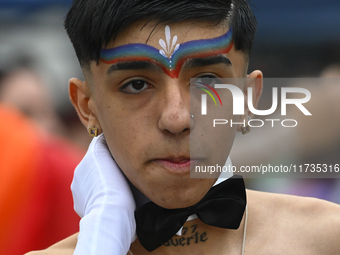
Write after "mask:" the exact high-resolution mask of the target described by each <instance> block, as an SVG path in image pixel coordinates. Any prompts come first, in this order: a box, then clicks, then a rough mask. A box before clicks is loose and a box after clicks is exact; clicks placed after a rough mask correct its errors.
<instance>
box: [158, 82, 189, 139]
mask: <svg viewBox="0 0 340 255" xmlns="http://www.w3.org/2000/svg"><path fill="white" fill-rule="evenodd" d="M158 128H159V129H160V130H161V131H162V132H165V133H171V134H176V135H178V134H189V133H190V92H189V91H186V90H185V89H184V88H181V87H180V86H176V85H175V84H170V85H169V86H168V87H167V88H166V89H165V91H164V101H163V103H162V110H161V116H160V118H159V122H158Z"/></svg>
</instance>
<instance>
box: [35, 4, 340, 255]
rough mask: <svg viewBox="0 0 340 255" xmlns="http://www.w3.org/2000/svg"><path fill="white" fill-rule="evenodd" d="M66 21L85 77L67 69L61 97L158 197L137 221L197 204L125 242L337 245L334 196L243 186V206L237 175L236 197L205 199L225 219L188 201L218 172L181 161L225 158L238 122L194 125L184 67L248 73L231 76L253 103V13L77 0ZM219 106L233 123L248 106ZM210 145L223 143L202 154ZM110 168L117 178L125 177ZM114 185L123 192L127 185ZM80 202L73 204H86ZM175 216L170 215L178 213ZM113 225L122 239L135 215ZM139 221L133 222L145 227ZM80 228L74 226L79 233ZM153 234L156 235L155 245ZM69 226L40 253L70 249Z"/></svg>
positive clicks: (293, 248) (170, 249)
mask: <svg viewBox="0 0 340 255" xmlns="http://www.w3.org/2000/svg"><path fill="white" fill-rule="evenodd" d="M65 26H66V29H67V32H68V34H69V37H70V39H71V41H72V43H73V46H74V48H75V51H76V54H77V57H78V59H79V61H80V64H81V66H82V70H83V73H84V77H85V80H84V81H81V80H78V79H71V80H70V97H71V100H72V102H73V104H74V106H75V108H76V110H77V112H78V114H79V117H80V119H81V121H82V122H83V124H84V125H85V126H86V128H88V129H89V130H90V132H92V133H93V134H96V133H97V132H98V133H103V134H104V136H105V142H104V140H103V139H104V138H103V136H100V137H99V138H98V139H97V140H95V141H97V142H96V143H101V145H100V148H105V146H106V144H107V149H106V150H105V149H104V151H105V152H106V153H109V155H108V154H106V156H105V158H106V160H108V159H109V158H110V155H112V157H113V158H114V161H113V159H112V161H110V162H111V163H113V162H116V164H117V165H118V166H119V168H120V169H121V171H122V172H123V173H124V175H125V176H126V177H127V179H128V180H129V181H130V182H131V183H132V184H133V186H134V187H136V188H137V189H138V190H139V191H140V192H142V193H143V194H144V195H145V196H146V197H148V198H149V199H150V200H151V201H152V202H154V203H155V204H156V205H158V206H159V207H157V206H156V207H155V206H154V205H152V206H151V207H149V210H148V208H146V209H147V210H145V211H144V213H141V214H138V212H139V211H138V210H139V209H137V213H136V219H137V232H138V228H139V226H138V221H139V223H141V224H143V223H145V222H149V220H150V219H147V214H152V213H153V211H157V212H160V213H158V214H159V215H161V216H164V217H163V218H165V219H164V220H168V219H170V218H173V216H172V214H169V215H168V211H167V210H164V208H167V209H176V210H175V211H180V212H182V211H181V210H179V209H178V208H188V212H187V214H186V215H191V214H195V213H196V214H197V216H198V217H199V218H196V219H193V220H190V221H186V222H185V220H184V221H183V220H182V219H181V224H180V225H183V229H182V233H181V236H176V235H175V234H176V233H173V232H169V233H170V236H169V233H168V232H167V230H165V231H163V232H162V231H160V232H157V234H154V235H150V237H148V238H146V240H145V238H144V236H143V235H138V237H139V239H137V240H135V241H134V242H133V243H132V245H131V248H130V251H129V253H131V254H134V255H139V254H149V252H148V251H147V250H146V249H148V250H151V254H273V253H275V254H339V253H340V245H339V244H338V242H337V239H338V237H339V236H340V228H339V226H340V217H339V215H340V214H339V213H340V208H339V206H338V205H335V204H331V203H328V202H324V201H319V200H315V199H307V198H299V197H293V196H284V195H274V194H268V193H261V192H255V191H250V190H247V191H246V196H247V198H246V200H247V207H246V208H247V209H246V210H245V199H243V195H242V189H243V186H242V185H243V184H242V181H241V182H240V181H234V180H235V178H232V179H231V180H232V181H231V182H229V183H233V184H232V185H229V186H230V187H231V188H230V189H229V190H228V192H229V193H230V194H229V195H232V197H233V198H234V197H237V199H234V200H233V199H231V200H233V202H232V204H231V205H233V206H230V207H229V208H227V209H226V210H225V211H223V212H222V213H221V212H220V211H219V209H220V206H219V205H218V206H210V208H213V209H212V210H211V211H214V210H215V211H216V215H213V217H212V218H213V219H211V218H210V219H209V220H211V221H214V219H216V218H217V214H222V215H223V216H224V218H225V219H226V220H225V219H223V217H221V218H219V220H218V221H221V222H225V221H228V220H229V221H230V222H229V224H226V225H230V226H231V227H226V228H220V227H216V226H217V225H218V224H215V222H214V223H213V224H206V223H207V221H206V220H205V217H203V216H202V215H201V212H199V211H196V210H192V208H193V207H196V205H197V204H199V205H201V204H202V201H203V203H205V202H206V200H205V199H206V197H207V196H210V195H209V194H211V193H210V191H209V190H210V189H211V187H212V186H213V185H214V183H215V182H216V180H217V178H218V176H216V177H215V178H212V179H211V178H210V179H209V178H190V165H198V164H201V163H202V162H205V163H206V162H214V163H218V164H219V165H222V164H224V162H225V161H226V158H227V157H228V155H229V152H230V150H231V147H232V143H233V139H234V136H235V134H236V132H237V131H241V129H242V127H243V128H244V126H242V125H241V124H239V126H238V127H236V126H234V127H233V128H230V129H228V130H227V131H224V132H223V133H209V134H205V133H204V130H202V127H200V126H199V123H200V120H201V119H200V118H199V116H198V115H197V114H194V113H193V109H191V108H190V78H202V79H203V78H245V77H247V78H248V81H247V82H246V83H245V84H240V85H239V88H240V89H242V91H244V92H245V91H247V88H248V87H252V88H253V91H254V92H255V93H253V95H254V96H253V102H254V103H255V105H256V103H257V101H258V99H259V97H260V94H261V89H262V73H261V72H260V71H253V72H251V73H249V74H247V69H248V61H249V54H250V51H251V46H252V41H253V38H254V34H255V30H256V20H255V18H254V16H253V14H252V12H251V10H250V8H249V6H248V3H247V2H246V1H243V0H239V1H236V0H234V1H224V0H223V1H216V0H214V1H208V0H205V1H194V2H193V1H178V2H175V3H174V2H173V1H165V0H163V1H162V0H158V1H147V2H146V1H95V2H94V1H86V0H76V1H74V3H73V6H72V8H71V10H70V12H69V14H68V16H67V18H66V22H65ZM227 99H229V100H226V101H223V102H226V104H227V108H228V109H232V100H231V97H229V98H227ZM225 114H226V116H228V117H230V118H232V119H233V120H234V121H235V122H240V123H242V122H243V121H244V120H246V119H247V118H248V115H251V114H250V113H249V112H248V109H247V108H246V109H245V114H244V115H241V116H232V111H231V110H227V111H226V113H225ZM193 134H195V135H197V134H199V135H201V138H200V145H201V146H197V147H194V148H196V150H195V151H193V150H191V149H192V148H193V147H191V146H190V136H191V135H193ZM98 141H99V142H98ZM103 146H104V147H103ZM216 146H217V147H218V148H219V150H218V151H219V152H220V153H210V154H209V151H214V150H213V149H214V148H215V147H216ZM91 148H93V147H90V150H91ZM203 149H204V150H203ZM215 151H216V150H215ZM245 157H246V155H245ZM102 162H103V161H102ZM97 167H98V166H97ZM99 168H101V167H99ZM104 168H105V167H104ZM89 169H90V170H93V169H94V168H92V167H89ZM94 170H96V171H100V169H94ZM114 171H116V172H118V170H117V169H115V170H114ZM78 176H80V175H78ZM119 180H120V181H119V183H122V182H123V180H124V179H123V178H120V179H119ZM227 181H228V180H227ZM227 181H226V182H227ZM226 182H224V183H226ZM107 183H109V184H110V183H114V180H109V181H108V182H107ZM123 183H124V182H123ZM78 187H81V185H78ZM216 187H221V186H218V185H216ZM218 189H219V188H218ZM126 190H127V192H129V191H128V189H126ZM211 190H216V189H215V188H213V189H211ZM208 191H209V193H208ZM236 191H237V192H236ZM84 192H85V193H86V194H90V193H91V192H88V191H86V190H85V191H84ZM115 192H118V193H115V194H116V195H117V194H119V192H120V191H119V190H115ZM238 192H240V194H238ZM243 192H244V189H243ZM76 193H77V192H76ZM80 193H81V192H80ZM122 193H123V194H127V193H126V192H125V188H124V190H123V192H122ZM234 193H235V194H234ZM236 193H237V194H236ZM77 194H79V192H78V193H77ZM92 194H93V193H92ZM206 194H208V195H206ZM127 198H128V199H129V200H128V202H127V204H126V205H127V206H122V208H125V211H124V212H125V213H126V214H125V213H124V212H123V214H124V215H127V214H128V213H129V212H131V205H132V208H134V205H133V201H132V200H130V199H131V196H127ZM229 200H230V199H229ZM92 202H93V203H94V202H95V200H93V201H92ZM86 203H87V202H86V201H83V202H82V203H80V204H81V205H84V204H85V207H86ZM122 204H123V205H124V203H122ZM118 206H119V204H118ZM142 207H143V206H142ZM142 207H141V208H142ZM208 207H209V206H208ZM88 208H90V209H91V206H89V207H88ZM101 208H102V207H101ZM129 208H130V209H129ZM144 208H145V207H144ZM83 209H84V208H83ZM177 209H178V210H177ZM195 209H196V208H195ZM208 209H209V208H208ZM85 211H86V209H85V210H82V213H84V212H85ZM106 212H108V211H106ZM244 212H245V213H244ZM91 213H93V211H91V210H89V211H88V214H87V213H86V212H85V213H84V214H85V216H84V219H85V218H86V217H87V216H86V215H94V216H96V217H97V216H98V214H95V213H94V214H91ZM112 213H113V214H114V213H115V212H112ZM105 215H106V214H105ZM166 215H168V216H166ZM235 215H236V216H235ZM155 217H156V216H155ZM176 217H177V216H176ZM116 220H117V219H116ZM118 220H119V219H118ZM209 220H208V221H209ZM203 221H204V222H206V223H203ZM124 222H125V223H124ZM124 222H123V225H124V224H126V225H125V226H128V227H131V224H132V225H133V222H132V223H130V222H129V221H124ZM210 223H211V222H210ZM233 223H234V224H233ZM88 224H89V225H90V226H91V222H89V223H88ZM152 224H154V223H152V222H151V223H150V226H151V225H152ZM174 224H175V225H176V226H178V222H175V223H174ZM89 225H87V226H89ZM156 225H157V224H156ZM172 225H173V223H172V222H171V223H168V226H170V227H171V226H172ZM211 225H212V226H211ZM92 226H94V223H92ZM103 229H105V228H103ZM117 229H118V231H117V232H118V235H119V232H121V236H116V238H117V239H120V237H122V238H125V236H126V235H128V236H129V237H128V238H130V239H131V240H128V241H133V238H132V236H133V234H134V233H132V232H133V229H134V227H133V226H132V228H131V229H132V231H131V232H129V231H127V230H124V229H121V228H120V227H118V228H117ZM117 229H115V230H112V231H116V230H117ZM143 231H144V230H143ZM143 231H139V233H147V231H148V230H146V232H143ZM127 232H129V233H128V234H127ZM81 233H82V229H81V230H80V239H79V240H82V238H81ZM155 233H156V232H155ZM104 234H105V233H104ZM148 234H149V233H148ZM163 235H168V236H166V237H163ZM159 236H161V238H160V240H161V241H162V240H163V241H164V242H163V244H160V245H158V246H156V247H154V246H153V244H154V242H155V240H156V239H158V238H159ZM106 237H107V236H106ZM106 237H105V236H103V238H104V240H107V239H105V238H106ZM76 238H77V235H73V236H71V237H70V238H68V239H66V240H64V241H62V242H61V243H59V244H56V245H55V246H53V247H51V248H49V249H47V250H46V251H42V252H40V253H38V254H73V252H74V250H75V247H76V243H77V241H76ZM164 238H165V239H164ZM94 239H97V236H95V237H94ZM123 240H124V239H123ZM125 241H126V240H125ZM141 241H142V244H143V246H144V247H143V246H142V244H141ZM114 242H115V240H114ZM119 243H121V242H120V241H117V242H116V243H115V244H119ZM124 245H126V244H124ZM77 247H78V246H77ZM145 248H146V249H145ZM122 250H123V251H125V250H127V247H125V246H124V247H123V248H122ZM33 254H35V253H33ZM93 254H95V253H93Z"/></svg>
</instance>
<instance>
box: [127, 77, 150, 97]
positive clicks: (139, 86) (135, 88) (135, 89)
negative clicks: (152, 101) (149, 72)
mask: <svg viewBox="0 0 340 255" xmlns="http://www.w3.org/2000/svg"><path fill="white" fill-rule="evenodd" d="M149 86H150V85H149V84H148V83H147V82H146V81H144V80H132V81H129V82H128V83H126V84H125V85H123V87H122V88H121V91H122V92H124V93H127V94H139V93H141V92H143V91H144V90H145V89H147V88H149Z"/></svg>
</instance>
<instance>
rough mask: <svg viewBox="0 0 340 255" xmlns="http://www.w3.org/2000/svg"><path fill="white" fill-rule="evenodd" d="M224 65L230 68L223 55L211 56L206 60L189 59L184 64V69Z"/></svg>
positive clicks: (228, 61)
mask: <svg viewBox="0 0 340 255" xmlns="http://www.w3.org/2000/svg"><path fill="white" fill-rule="evenodd" d="M220 63H222V64H226V65H228V66H232V64H231V61H230V60H229V58H227V57H225V56H223V55H217V56H211V57H206V58H191V59H188V60H187V61H186V63H185V64H184V69H190V68H195V67H203V66H209V65H215V64H220Z"/></svg>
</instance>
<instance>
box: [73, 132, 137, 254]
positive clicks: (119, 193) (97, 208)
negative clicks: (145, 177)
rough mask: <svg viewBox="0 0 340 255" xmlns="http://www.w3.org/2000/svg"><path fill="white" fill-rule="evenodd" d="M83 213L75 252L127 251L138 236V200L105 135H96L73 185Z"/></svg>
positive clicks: (75, 205) (78, 210) (76, 199)
mask: <svg viewBox="0 0 340 255" xmlns="http://www.w3.org/2000/svg"><path fill="white" fill-rule="evenodd" d="M71 189H72V194H73V200H74V209H75V211H76V212H77V213H78V215H79V216H80V217H82V219H81V221H80V233H79V236H78V243H77V246H76V249H75V252H74V254H75V255H87V254H91V255H96V254H98V255H99V254H100V255H106V254H115V255H125V254H127V252H128V251H129V248H130V244H131V243H132V242H133V241H134V240H135V239H136V223H135V218H134V211H135V209H136V205H135V200H134V198H133V195H132V193H131V190H130V187H129V185H128V183H127V181H126V179H125V176H124V175H123V173H122V172H121V170H120V169H119V167H118V166H117V164H116V162H115V161H114V160H113V158H112V156H111V153H110V151H109V149H108V147H107V144H106V141H105V138H104V136H103V135H100V136H98V137H96V138H94V139H93V140H92V142H91V144H90V146H89V149H88V151H87V153H86V155H85V157H84V158H83V160H82V161H81V162H80V164H79V165H78V166H77V168H76V170H75V173H74V178H73V182H72V185H71Z"/></svg>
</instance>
